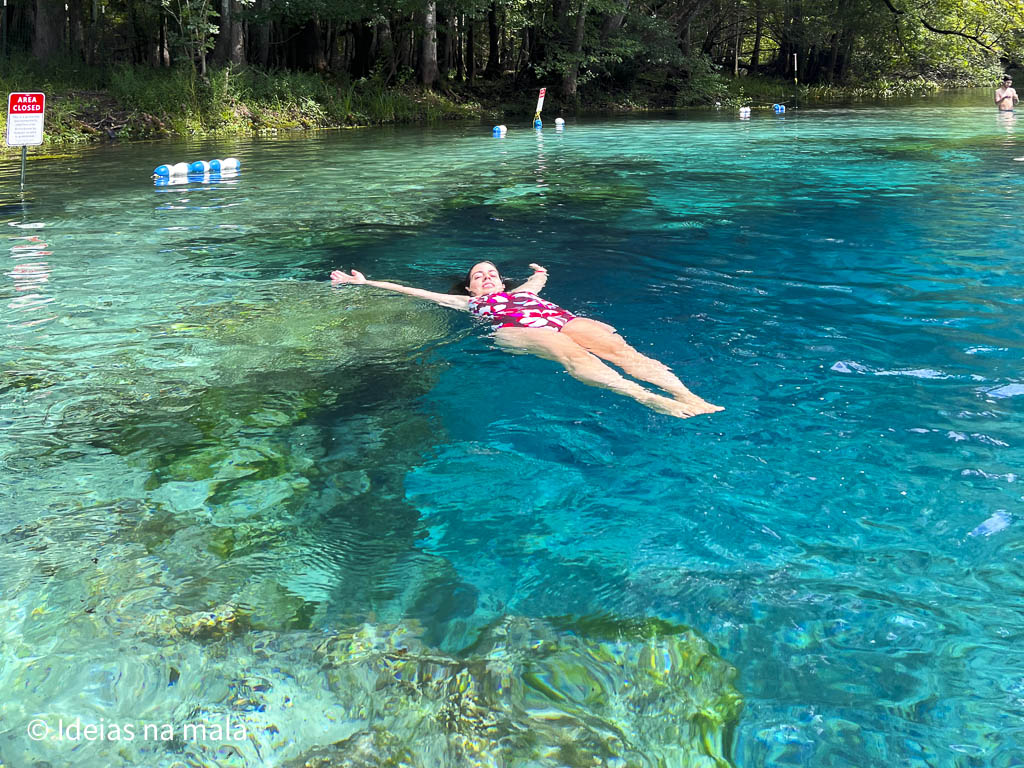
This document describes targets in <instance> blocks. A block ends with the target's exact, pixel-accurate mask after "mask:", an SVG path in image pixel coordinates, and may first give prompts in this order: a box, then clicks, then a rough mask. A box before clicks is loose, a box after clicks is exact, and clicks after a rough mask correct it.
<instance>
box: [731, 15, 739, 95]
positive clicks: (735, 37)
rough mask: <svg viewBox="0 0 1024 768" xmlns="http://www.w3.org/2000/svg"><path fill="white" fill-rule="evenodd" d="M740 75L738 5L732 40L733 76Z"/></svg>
mask: <svg viewBox="0 0 1024 768" xmlns="http://www.w3.org/2000/svg"><path fill="white" fill-rule="evenodd" d="M739 75H740V4H739V3H738V2H737V3H736V29H735V30H734V31H733V38H732V76H733V77H739Z"/></svg>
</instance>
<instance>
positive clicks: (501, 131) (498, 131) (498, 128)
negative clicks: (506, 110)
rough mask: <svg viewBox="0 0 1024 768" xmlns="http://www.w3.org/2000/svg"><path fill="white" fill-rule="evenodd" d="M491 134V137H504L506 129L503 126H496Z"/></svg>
mask: <svg viewBox="0 0 1024 768" xmlns="http://www.w3.org/2000/svg"><path fill="white" fill-rule="evenodd" d="M491 133H492V135H493V136H504V135H505V134H506V133H508V127H507V126H504V125H496V126H494V130H493V131H492V132H491Z"/></svg>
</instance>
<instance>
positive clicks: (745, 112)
mask: <svg viewBox="0 0 1024 768" xmlns="http://www.w3.org/2000/svg"><path fill="white" fill-rule="evenodd" d="M740 117H750V107H740Z"/></svg>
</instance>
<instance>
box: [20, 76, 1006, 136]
mask: <svg viewBox="0 0 1024 768" xmlns="http://www.w3.org/2000/svg"><path fill="white" fill-rule="evenodd" d="M964 85H991V83H989V82H978V83H975V82H971V83H964V82H956V83H940V82H937V81H934V80H927V79H924V78H914V79H902V80H885V79H880V80H876V81H873V82H867V83H861V84H856V85H848V86H833V85H812V86H806V85H801V86H800V87H799V96H798V98H799V102H800V104H803V105H806V104H812V103H815V102H826V101H828V102H834V101H841V100H856V99H863V98H872V99H875V98H888V97H898V96H913V95H920V94H924V93H933V92H935V91H937V90H940V89H942V88H944V87H950V86H964ZM0 88H3V89H6V91H7V92H10V91H29V90H31V91H43V92H45V93H46V94H47V114H46V132H45V143H46V144H47V145H51V146H53V145H56V146H60V145H73V144H84V143H90V142H98V141H106V140H114V139H128V140H131V139H148V138H159V137H171V136H215V135H247V134H260V133H275V132H280V131H288V130H297V129H316V128H343V127H352V126H364V125H384V124H389V123H422V122H437V121H442V120H457V119H476V120H479V119H484V118H488V119H493V120H494V121H496V122H501V121H503V120H511V119H513V116H516V115H518V116H520V117H521V118H523V119H526V118H528V117H529V115H530V113H532V110H533V99H535V98H536V96H535V90H534V89H533V88H526V87H518V86H515V85H514V84H513V83H511V82H497V83H488V82H481V83H478V84H477V85H476V86H458V87H452V88H443V89H440V90H437V91H430V90H425V89H422V88H418V87H416V86H413V85H401V84H398V85H396V84H394V83H391V84H384V83H383V82H382V81H381V80H378V79H361V80H357V81H354V82H353V81H349V80H347V79H341V78H333V77H331V76H329V75H319V74H315V73H311V72H287V71H275V72H265V71H261V70H258V69H251V68H233V69H232V68H228V69H217V70H212V71H210V72H209V74H208V75H207V76H203V77H201V76H199V75H198V74H197V73H196V72H195V71H193V70H192V69H191V68H188V67H185V68H179V69H170V70H168V69H153V68H149V67H127V66H123V67H116V68H98V67H97V68H90V67H86V66H84V65H82V64H80V63H65V64H64V65H58V66H50V67H45V68H44V67H40V66H39V65H38V64H37V63H36V62H35V61H34V60H32V59H29V58H24V59H16V58H12V59H8V60H6V62H5V66H4V67H3V71H2V72H0ZM551 96H553V97H554V98H549V107H550V108H551V109H554V110H555V111H581V112H587V111H596V112H609V111H611V112H640V111H650V110H666V109H678V108H683V107H695V106H708V107H712V106H715V105H719V106H722V107H736V106H754V107H760V106H766V105H767V106H770V105H771V104H772V103H775V102H781V103H788V104H792V103H793V101H794V100H795V99H796V98H797V97H796V88H795V86H794V84H793V83H792V82H791V81H785V80H779V79H770V78H763V77H740V78H731V77H726V76H723V75H722V74H720V73H719V72H717V71H714V70H713V69H712V68H710V67H708V66H707V65H705V66H704V67H696V66H695V67H694V68H692V69H691V71H690V72H689V75H688V76H687V77H685V78H680V77H672V76H670V75H668V74H667V73H665V72H664V71H653V72H651V73H645V74H644V75H642V76H641V77H640V78H639V79H638V80H637V81H636V82H635V83H633V85H632V86H631V87H630V88H629V89H625V90H619V91H616V90H614V89H601V88H596V87H595V88H591V89H584V90H582V91H581V93H580V98H579V100H578V101H577V102H576V103H574V104H572V105H571V109H566V106H567V105H565V104H564V103H562V104H559V100H558V98H557V95H556V94H554V93H552V94H551ZM528 102H529V103H528ZM549 111H550V109H549ZM5 119H6V113H4V112H0V130H3V128H4V126H3V122H4V120H5ZM16 151H17V150H9V149H7V148H6V147H5V146H3V145H0V153H8V154H10V153H12V152H16Z"/></svg>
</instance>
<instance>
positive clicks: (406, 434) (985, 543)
mask: <svg viewBox="0 0 1024 768" xmlns="http://www.w3.org/2000/svg"><path fill="white" fill-rule="evenodd" d="M955 98H956V99H961V101H960V102H955V99H954V100H948V99H947V100H942V99H937V100H924V101H921V102H915V103H914V104H911V105H903V106H897V105H895V104H891V105H887V106H884V107H877V106H873V105H855V106H843V107H829V108H823V109H815V110H812V109H806V110H800V111H799V112H796V113H793V112H790V113H787V114H786V115H785V116H784V117H782V116H776V115H774V114H767V113H766V114H758V113H756V112H755V114H753V115H752V116H751V118H750V119H749V120H744V121H742V122H740V121H739V120H737V119H735V118H734V117H733V116H732V115H721V114H699V115H691V116H680V117H679V118H678V119H663V120H649V119H634V120H624V121H612V122H587V121H578V122H571V123H570V124H569V125H567V126H566V128H565V130H564V131H560V132H554V131H549V130H545V131H541V132H537V131H533V130H532V128H529V126H528V125H527V124H526V123H525V122H524V123H523V125H521V126H516V125H513V126H511V128H510V132H509V134H508V136H507V137H506V138H504V139H493V138H492V137H491V136H490V131H489V129H486V128H484V129H481V128H480V127H478V126H468V127H467V126H457V127H444V128H432V129H427V130H420V129H409V130H400V129H387V130H380V131H365V132H339V133H332V134H324V135H317V136H308V137H301V138H282V139H275V140H269V139H259V140H253V141H250V142H227V143H223V144H219V143H214V142H210V143H200V144H194V145H187V146H186V145H182V146H173V147H172V146H161V145H138V146H125V147H120V148H117V149H116V150H115V149H110V148H100V149H97V150H94V151H90V152H88V153H85V154H83V155H82V156H81V157H77V158H74V159H57V160H53V161H40V162H39V163H37V164H36V167H35V168H34V169H32V171H33V172H32V173H30V179H31V180H32V184H31V185H30V188H31V194H32V197H31V199H26V202H24V203H23V204H12V206H6V207H5V208H3V209H2V210H0V217H3V223H5V224H7V228H6V233H7V234H6V237H7V240H6V241H5V242H6V245H5V250H4V253H5V254H6V256H5V258H6V259H7V262H6V268H5V269H4V270H3V273H4V277H3V288H2V289H0V291H2V299H3V307H4V310H3V311H4V322H3V324H2V325H0V328H2V331H0V332H2V333H3V342H4V343H3V345H2V352H0V394H2V396H3V397H2V400H0V423H2V424H3V432H2V437H0V463H2V468H0V550H2V555H3V556H2V557H0V584H3V592H2V596H0V655H2V663H0V684H2V685H3V688H4V690H5V691H8V692H9V693H8V695H7V696H5V697H4V699H3V700H2V701H0V713H2V722H3V726H2V730H3V733H4V736H5V739H3V740H0V762H4V763H5V764H10V765H17V766H20V765H35V764H50V765H52V766H62V765H74V766H76V768H77V766H86V767H87V768H88V767H89V766H109V765H146V766H165V767H166V768H170V767H171V766H174V768H180V766H186V765H225V766H226V765H235V766H238V765H252V766H256V765H281V766H287V765H293V764H294V765H297V764H300V763H303V764H304V763H306V762H307V761H320V762H324V763H325V764H328V763H329V764H332V765H353V766H355V765H376V764H384V763H388V762H389V761H390V762H403V764H411V765H423V766H428V765H429V766H433V765H445V766H459V765H507V766H512V765H522V766H539V765H544V766H546V765H550V766H566V765H594V764H602V765H607V766H627V765H629V766H631V765H700V766H707V765H719V766H722V765H727V764H730V763H732V764H737V765H751V766H753V765H768V764H800V765H835V764H839V763H842V764H852V765H881V764H900V765H904V764H905V765H1013V764H1014V762H1013V761H1014V760H1016V759H1017V757H1016V756H1017V755H1019V754H1020V750H1021V740H1022V739H1024V721H1022V718H1021V716H1020V712H1021V711H1022V707H1021V706H1020V705H1021V704H1022V703H1024V700H1022V695H1024V694H1022V690H1021V681H1022V680H1024V669H1022V667H1021V665H1020V662H1019V660H1018V658H1017V657H1018V655H1019V654H1017V653H1016V645H1017V643H1016V638H1017V637H1018V636H1019V635H1020V634H1021V631H1022V629H1024V625H1022V622H1021V617H1020V611H1019V604H1020V598H1021V596H1022V595H1024V582H1022V580H1021V575H1020V574H1021V569H1020V542H1021V530H1024V529H1022V528H1021V527H1020V515H1019V514H1018V511H1017V510H1018V507H1019V504H1020V501H1021V493H1020V490H1019V488H1018V483H1019V476H1020V466H1021V464H1022V461H1021V460H1022V458H1024V457H1022V455H1021V452H1020V447H1019V443H1020V438H1021V435H1022V434H1024V433H1022V429H1021V422H1020V415H1019V412H1018V409H1017V408H1016V406H1017V405H1018V404H1019V403H1018V401H1019V399H1020V397H1021V394H1022V392H1024V382H1022V381H1021V378H1020V371H1019V359H1020V351H1021V349H1022V348H1024V338H1022V336H1021V333H1020V327H1019V323H1018V322H1016V316H1017V314H1018V313H1016V312H1015V310H1016V309H1017V307H1018V306H1019V303H1020V299H1019V297H1020V289H1021V278H1020V276H1019V272H1020V270H1019V269H1017V265H1016V257H1015V254H1016V245H1017V243H1018V242H1019V240H1020V238H1021V235H1022V234H1024V233H1022V232H1021V227H1020V224H1019V222H1018V217H1017V216H1016V213H1015V210H1016V209H1015V207H1014V204H1015V201H1016V196H1017V195H1018V194H1019V192H1020V190H1021V182H1020V178H1019V174H1017V173H1016V170H1017V166H1016V164H1015V163H1014V162H1013V160H1014V159H1017V158H1018V157H1019V156H1021V155H1022V154H1024V151H1022V150H1021V149H1020V148H1019V147H1018V146H1017V136H1016V134H1015V133H1014V129H1015V122H1014V120H1015V118H1014V116H1012V115H1009V116H1007V115H999V114H996V115H994V116H993V114H992V110H991V107H990V105H989V104H988V101H987V97H986V98H985V99H982V98H981V97H977V96H971V97H967V96H963V97H961V96H958V97H955ZM971 98H974V99H975V101H971V100H970V99H971ZM226 155H232V156H236V157H239V158H240V160H241V161H242V166H243V168H244V170H243V171H242V172H240V173H238V174H237V175H235V176H233V177H231V178H226V177H222V178H220V179H214V178H212V177H205V178H202V179H188V180H187V181H186V183H184V184H168V185H166V186H163V185H154V184H153V181H152V180H151V179H150V178H149V174H150V172H151V169H152V168H153V167H154V166H156V165H158V164H160V163H161V162H163V161H164V160H165V159H166V158H167V157H172V156H173V157H176V158H181V159H193V157H212V156H226ZM7 173H8V174H9V173H10V171H9V169H8V170H7ZM99 179H101V180H102V183H99V182H98V181H97V180H99ZM481 255H485V256H488V257H492V258H494V259H497V260H499V261H500V262H501V265H502V267H503V269H504V270H505V271H507V272H508V273H509V274H510V275H511V276H512V277H519V276H520V275H522V276H525V274H526V272H527V269H526V265H527V264H528V263H529V262H531V261H538V262H540V263H542V264H544V265H545V266H546V267H547V268H548V269H549V270H550V272H551V282H550V283H549V286H548V288H547V289H546V295H548V296H549V297H550V298H551V299H552V300H554V301H557V302H558V303H559V304H562V305H564V306H566V307H567V308H569V309H572V310H574V311H578V312H580V313H582V314H585V315H590V316H594V317H599V318H601V319H603V320H605V321H607V322H610V323H612V324H613V325H615V326H617V327H619V328H621V329H622V330H623V332H624V333H625V334H626V336H627V338H628V339H629V340H630V341H631V343H634V344H635V345H636V346H637V347H638V348H640V349H641V351H644V352H646V353H650V354H652V355H653V356H655V357H657V358H659V359H664V360H666V361H667V362H669V363H670V364H671V365H672V366H673V368H674V369H675V370H677V371H678V372H679V373H680V374H681V375H682V377H683V378H684V379H685V380H686V381H687V382H688V383H689V384H690V385H691V386H692V387H693V389H694V390H695V391H697V392H698V393H700V394H701V395H703V396H705V397H707V398H708V399H710V400H713V401H715V402H721V403H722V404H723V405H725V406H726V409H727V410H726V411H725V412H724V413H722V414H718V415H716V416H715V417H713V418H707V419H695V420H690V421H687V422H679V421H676V420H672V419H667V418H665V417H661V416H659V415H657V414H654V413H651V412H647V411H646V410H644V409H642V408H640V407H639V406H636V405H635V404H634V403H631V402H630V401H628V400H626V399H624V398H619V397H616V396H614V395H612V394H610V393H605V392H602V391H600V390H595V389H589V388H586V387H584V386H583V385H581V384H580V383H579V382H577V381H575V380H573V379H571V378H570V377H567V376H565V375H564V374H563V373H561V372H560V371H559V369H558V368H557V367H556V366H553V365H552V364H551V363H549V362H547V361H543V360H539V359H536V358H532V357H522V356H510V355H507V354H506V353H504V352H502V351H501V350H499V349H497V348H495V347H494V346H493V345H492V344H491V343H490V341H489V340H488V338H487V336H486V333H485V332H484V331H483V330H482V329H480V328H478V327H476V326H474V325H473V324H472V322H471V321H470V319H469V318H468V317H464V316H461V315H458V314H456V313H453V312H449V311H447V310H444V309H441V308H439V307H434V306H432V305H426V304H423V303H420V302H417V301H415V300H413V299H409V298H407V297H401V296H397V295H394V294H385V293H383V292H380V291H377V290H375V289H372V288H362V287H349V288H344V289H338V290H332V289H331V288H330V287H329V286H328V285H327V284H326V274H327V273H328V271H329V270H330V269H332V268H335V267H346V268H350V267H355V268H357V269H360V270H361V271H364V272H366V273H367V274H368V275H369V276H371V277H374V278H381V279H389V278H390V279H398V280H403V281H406V282H408V283H410V284H416V285H421V286H423V287H425V288H428V289H432V290H439V291H447V290H448V289H449V286H450V284H451V282H452V281H453V280H454V279H455V278H457V277H459V276H461V275H462V274H464V271H465V267H466V266H467V265H468V264H471V263H473V262H474V261H478V260H479V258H480V257H481ZM691 627H692V629H691ZM712 643H713V644H714V645H712ZM741 703H742V704H743V708H742V714H741ZM34 719H42V720H43V721H44V725H45V727H47V728H49V727H55V726H56V725H57V724H60V723H61V722H62V721H66V722H71V723H74V722H75V721H80V722H81V723H83V724H89V723H93V724H96V725H98V724H100V723H101V721H102V722H104V723H107V724H110V723H115V722H116V723H121V724H134V725H136V726H137V727H138V728H139V731H140V732H142V733H144V726H145V725H146V724H150V725H155V726H156V725H159V726H164V725H166V726H169V727H170V729H171V731H170V734H169V736H170V737H169V738H155V739H154V738H150V739H146V738H136V739H134V740H132V741H131V742H126V741H122V740H118V739H110V738H107V739H102V740H99V741H91V742H88V743H86V742H85V741H82V740H74V739H64V740H62V739H56V740H55V739H53V738H45V739H43V740H40V741H36V740H34V739H33V737H32V735H31V734H30V733H29V732H28V731H27V730H26V729H27V727H28V725H29V724H30V723H31V722H33V720H34ZM217 724H222V725H223V727H221V729H220V730H219V731H214V727H215V726H216V725H217ZM186 725H193V726H199V725H202V726H203V728H204V729H206V732H205V736H203V737H202V738H197V737H196V736H195V730H193V731H191V732H190V735H189V736H186V732H185V730H184V728H185V726H186ZM231 726H234V728H232V727H231ZM239 727H240V728H242V730H243V731H244V735H243V737H242V738H235V735H236V734H237V728H239Z"/></svg>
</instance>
